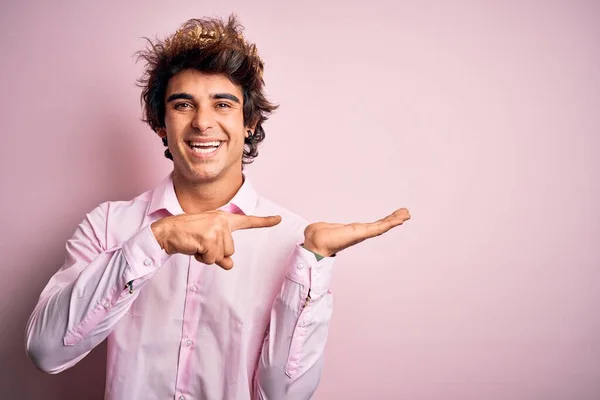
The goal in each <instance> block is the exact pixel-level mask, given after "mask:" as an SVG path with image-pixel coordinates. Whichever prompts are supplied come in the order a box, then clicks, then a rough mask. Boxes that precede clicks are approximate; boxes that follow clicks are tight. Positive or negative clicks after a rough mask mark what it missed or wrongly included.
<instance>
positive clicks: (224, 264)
mask: <svg viewBox="0 0 600 400" xmlns="http://www.w3.org/2000/svg"><path fill="white" fill-rule="evenodd" d="M216 264H217V265H218V266H219V267H221V268H223V269H225V270H230V269H231V268H233V259H232V258H231V257H223V259H222V260H221V261H217V262H216Z"/></svg>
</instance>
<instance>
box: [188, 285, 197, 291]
mask: <svg viewBox="0 0 600 400" xmlns="http://www.w3.org/2000/svg"><path fill="white" fill-rule="evenodd" d="M190 290H191V291H192V292H195V291H196V290H198V288H197V287H196V286H191V287H190Z"/></svg>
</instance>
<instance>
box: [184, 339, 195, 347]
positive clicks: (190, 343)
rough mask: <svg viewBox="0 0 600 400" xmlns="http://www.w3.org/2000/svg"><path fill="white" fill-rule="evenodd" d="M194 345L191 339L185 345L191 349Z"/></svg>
mask: <svg viewBox="0 0 600 400" xmlns="http://www.w3.org/2000/svg"><path fill="white" fill-rule="evenodd" d="M192 343H194V342H192V341H191V340H190V339H188V340H186V341H185V345H186V346H187V347H190V346H191V345H192Z"/></svg>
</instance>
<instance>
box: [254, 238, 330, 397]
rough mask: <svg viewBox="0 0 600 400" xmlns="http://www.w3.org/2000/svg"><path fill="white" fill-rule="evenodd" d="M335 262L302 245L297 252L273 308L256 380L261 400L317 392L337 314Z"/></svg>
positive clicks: (296, 249) (293, 253)
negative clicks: (333, 289)
mask: <svg viewBox="0 0 600 400" xmlns="http://www.w3.org/2000/svg"><path fill="white" fill-rule="evenodd" d="M334 260H335V257H326V258H322V259H321V260H320V261H318V260H317V259H316V258H315V254H314V253H311V252H309V251H308V250H306V249H304V248H303V247H302V246H301V245H297V246H296V248H295V249H294V250H293V252H292V254H291V256H290V257H289V259H288V267H287V268H288V269H287V273H286V276H285V279H284V282H283V285H282V287H281V291H280V292H279V294H278V296H277V297H276V299H275V302H274V304H273V308H272V310H271V320H270V324H269V329H268V331H267V334H266V338H265V340H264V343H263V348H262V351H261V355H260V360H259V365H258V369H257V372H256V376H255V382H254V383H255V384H254V391H255V396H254V397H255V398H257V399H260V400H273V399H277V400H300V399H302V400H304V399H310V398H311V396H312V395H313V393H314V392H315V390H316V389H317V386H318V384H319V381H320V379H321V371H322V367H323V360H324V359H323V353H324V350H325V343H326V341H327V334H328V330H329V321H330V320H331V314H332V305H333V304H332V293H331V291H330V290H329V286H330V282H331V275H332V270H333V264H334ZM309 293H310V296H309Z"/></svg>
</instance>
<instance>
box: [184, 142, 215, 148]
mask: <svg viewBox="0 0 600 400" xmlns="http://www.w3.org/2000/svg"><path fill="white" fill-rule="evenodd" d="M220 144H221V142H219V141H215V142H205V143H201V142H190V146H192V147H217V146H218V145H220Z"/></svg>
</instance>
